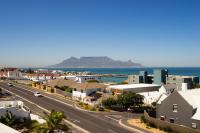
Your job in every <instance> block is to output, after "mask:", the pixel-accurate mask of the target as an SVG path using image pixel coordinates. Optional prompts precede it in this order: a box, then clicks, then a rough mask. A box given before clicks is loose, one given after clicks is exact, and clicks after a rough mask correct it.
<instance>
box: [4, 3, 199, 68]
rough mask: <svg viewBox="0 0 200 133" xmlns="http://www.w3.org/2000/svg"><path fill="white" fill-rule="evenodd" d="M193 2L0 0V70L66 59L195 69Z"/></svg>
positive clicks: (196, 30) (196, 32) (196, 36)
mask: <svg viewBox="0 0 200 133" xmlns="http://www.w3.org/2000/svg"><path fill="white" fill-rule="evenodd" d="M199 7H200V1H199V0H1V1H0V66H1V67H43V66H48V65H52V64H57V63H59V62H61V61H62V60H65V59H67V58H69V57H71V56H74V57H82V56H109V57H111V58H113V59H117V60H124V61H125V60H129V59H131V60H132V61H133V62H137V63H141V64H142V65H144V66H171V67H179V66H180V67H200V61H199V59H198V58H199V57H200V52H199V51H200V15H199V14H200V8H199Z"/></svg>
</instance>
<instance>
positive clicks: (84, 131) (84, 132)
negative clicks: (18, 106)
mask: <svg viewBox="0 0 200 133" xmlns="http://www.w3.org/2000/svg"><path fill="white" fill-rule="evenodd" d="M2 89H3V90H5V91H7V92H9V93H11V94H14V95H15V96H17V97H19V98H21V99H23V100H25V101H27V102H29V103H31V104H34V105H36V106H37V107H38V108H40V109H42V110H44V111H46V112H48V113H50V111H49V110H47V109H45V108H43V107H41V106H39V105H37V104H35V103H33V102H31V101H29V100H27V99H25V98H23V97H21V96H19V95H17V94H15V93H13V92H11V91H9V90H7V89H5V88H2ZM64 121H65V122H66V123H68V124H69V125H71V126H72V127H74V128H76V129H78V130H79V131H82V132H83V133H90V132H89V131H87V130H85V129H83V128H81V127H79V126H77V125H75V124H74V123H72V122H70V121H68V120H66V119H64Z"/></svg>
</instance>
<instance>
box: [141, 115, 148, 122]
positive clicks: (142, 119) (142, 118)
mask: <svg viewBox="0 0 200 133" xmlns="http://www.w3.org/2000/svg"><path fill="white" fill-rule="evenodd" d="M140 121H141V123H147V120H146V119H145V117H144V115H142V116H140Z"/></svg>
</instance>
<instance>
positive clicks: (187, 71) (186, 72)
mask: <svg viewBox="0 0 200 133" xmlns="http://www.w3.org/2000/svg"><path fill="white" fill-rule="evenodd" d="M45 69H49V70H63V71H75V72H84V71H87V72H93V73H96V74H127V75H130V74H139V71H142V70H145V71H148V73H149V74H153V70H154V69H162V67H145V68H45ZM163 69H168V70H169V74H170V75H182V76H199V77H200V67H165V68H163ZM125 80H127V78H116V77H105V78H102V81H104V82H117V83H120V82H123V81H125Z"/></svg>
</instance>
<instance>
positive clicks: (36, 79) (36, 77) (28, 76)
mask: <svg viewBox="0 0 200 133" xmlns="http://www.w3.org/2000/svg"><path fill="white" fill-rule="evenodd" d="M24 78H25V79H29V80H32V81H34V82H43V81H46V80H51V79H54V74H38V73H33V74H25V75H24Z"/></svg>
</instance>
